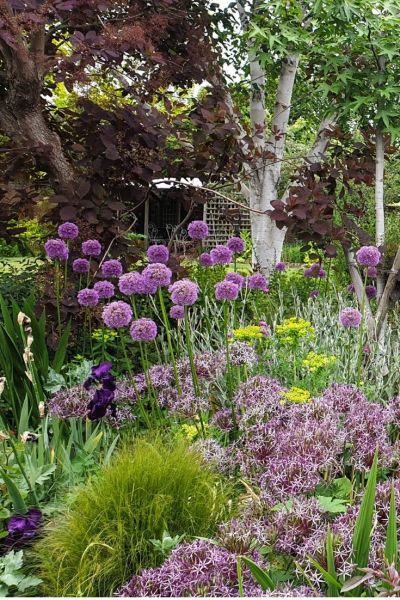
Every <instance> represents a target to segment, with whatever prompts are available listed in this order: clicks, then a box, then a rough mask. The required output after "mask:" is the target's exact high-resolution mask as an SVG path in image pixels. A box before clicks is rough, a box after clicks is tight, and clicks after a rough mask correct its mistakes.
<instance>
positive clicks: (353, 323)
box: [339, 306, 361, 327]
mask: <svg viewBox="0 0 400 600" xmlns="http://www.w3.org/2000/svg"><path fill="white" fill-rule="evenodd" d="M339 320H340V323H341V324H342V325H343V327H359V326H360V323H361V313H360V311H359V310H357V309H356V308H352V307H351V306H349V307H347V308H344V309H343V310H342V312H341V313H340V316H339Z"/></svg>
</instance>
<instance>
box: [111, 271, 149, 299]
mask: <svg viewBox="0 0 400 600" xmlns="http://www.w3.org/2000/svg"><path fill="white" fill-rule="evenodd" d="M118 288H119V291H120V292H121V294H125V296H132V295H133V294H142V295H144V294H147V286H146V281H145V279H144V277H143V275H142V274H141V273H138V271H132V272H131V273H125V275H121V277H120V278H119V280H118Z"/></svg>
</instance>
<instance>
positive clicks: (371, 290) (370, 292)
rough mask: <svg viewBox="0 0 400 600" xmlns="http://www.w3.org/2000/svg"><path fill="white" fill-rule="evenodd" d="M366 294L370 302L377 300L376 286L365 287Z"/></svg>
mask: <svg viewBox="0 0 400 600" xmlns="http://www.w3.org/2000/svg"><path fill="white" fill-rule="evenodd" d="M365 293H366V295H367V298H369V300H372V299H373V298H376V295H377V293H378V292H377V289H376V287H375V286H374V285H367V286H366V287H365Z"/></svg>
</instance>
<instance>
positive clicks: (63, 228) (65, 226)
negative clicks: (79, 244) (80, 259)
mask: <svg viewBox="0 0 400 600" xmlns="http://www.w3.org/2000/svg"><path fill="white" fill-rule="evenodd" d="M58 235H59V236H60V238H64V239H65V240H74V239H75V238H77V237H78V235H79V229H78V227H77V226H76V225H75V223H69V222H68V221H67V222H66V223H61V225H60V226H59V228H58Z"/></svg>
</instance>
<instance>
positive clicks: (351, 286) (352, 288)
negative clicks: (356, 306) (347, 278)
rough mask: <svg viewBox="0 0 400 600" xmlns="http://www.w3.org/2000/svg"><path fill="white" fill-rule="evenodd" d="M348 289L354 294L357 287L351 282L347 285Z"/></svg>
mask: <svg viewBox="0 0 400 600" xmlns="http://www.w3.org/2000/svg"><path fill="white" fill-rule="evenodd" d="M347 291H348V292H349V294H354V292H355V287H354V284H353V283H349V285H348V286H347Z"/></svg>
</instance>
